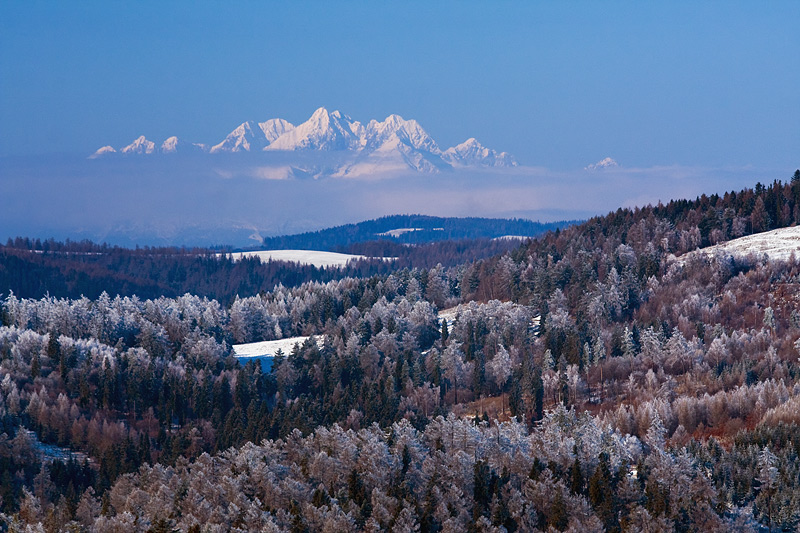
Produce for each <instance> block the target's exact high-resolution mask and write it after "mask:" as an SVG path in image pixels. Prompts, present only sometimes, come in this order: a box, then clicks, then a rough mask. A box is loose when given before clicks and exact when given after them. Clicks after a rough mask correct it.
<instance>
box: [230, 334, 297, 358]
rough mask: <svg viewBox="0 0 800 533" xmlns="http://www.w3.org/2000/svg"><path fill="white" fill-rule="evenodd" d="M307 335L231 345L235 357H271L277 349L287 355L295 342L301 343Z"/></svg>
mask: <svg viewBox="0 0 800 533" xmlns="http://www.w3.org/2000/svg"><path fill="white" fill-rule="evenodd" d="M308 339H309V337H307V336H306V337H288V338H286V339H278V340H275V341H261V342H248V343H247V344H234V345H233V346H232V348H233V352H234V354H236V355H235V357H272V356H274V355H275V352H277V351H278V350H279V349H280V350H281V351H282V352H283V354H284V355H289V354H290V353H291V352H292V349H294V345H295V344H299V345H301V346H302V345H303V343H304V342H306V341H307V340H308Z"/></svg>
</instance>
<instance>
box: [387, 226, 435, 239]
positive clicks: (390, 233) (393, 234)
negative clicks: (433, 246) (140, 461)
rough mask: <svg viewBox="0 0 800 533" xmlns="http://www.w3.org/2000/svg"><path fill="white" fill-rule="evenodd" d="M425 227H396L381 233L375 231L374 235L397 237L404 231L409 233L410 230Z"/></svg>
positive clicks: (420, 229) (419, 229) (418, 229)
mask: <svg viewBox="0 0 800 533" xmlns="http://www.w3.org/2000/svg"><path fill="white" fill-rule="evenodd" d="M424 229H425V228H397V229H390V230H389V231H384V232H383V233H376V235H378V236H380V237H395V238H397V237H399V236H400V235H402V234H404V233H411V232H412V231H422V230H424Z"/></svg>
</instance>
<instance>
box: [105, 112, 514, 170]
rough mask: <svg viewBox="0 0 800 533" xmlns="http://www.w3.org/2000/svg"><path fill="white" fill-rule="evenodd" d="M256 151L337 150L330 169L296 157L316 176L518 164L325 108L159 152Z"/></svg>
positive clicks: (175, 142) (410, 127) (144, 145)
mask: <svg viewBox="0 0 800 533" xmlns="http://www.w3.org/2000/svg"><path fill="white" fill-rule="evenodd" d="M199 150H201V151H208V152H211V153H219V152H255V151H262V150H263V151H281V152H292V151H319V152H329V151H336V152H340V153H342V152H343V153H345V154H346V158H345V159H344V160H342V159H341V156H337V158H338V159H337V161H336V163H334V164H333V165H330V168H327V167H325V165H323V169H322V170H320V169H319V168H303V166H302V164H301V163H299V162H297V163H295V162H294V161H292V162H290V163H289V165H288V166H294V167H296V168H297V169H298V170H299V171H301V172H302V173H305V174H306V175H311V176H314V177H320V176H322V175H326V176H336V177H358V176H371V175H382V174H391V173H396V172H405V171H408V170H409V169H411V170H414V171H417V172H423V173H437V172H440V171H442V170H451V169H452V168H453V167H458V168H462V167H484V168H485V167H513V166H517V162H516V160H514V158H513V157H512V156H511V155H509V154H507V153H506V152H500V153H498V152H496V151H494V150H491V149H489V148H486V147H484V146H482V145H481V144H480V143H479V142H478V141H477V140H475V139H474V138H470V139H468V140H467V141H465V142H463V143H461V144H459V145H457V146H454V147H452V148H448V149H447V150H444V151H442V150H441V149H440V148H439V146H438V145H437V144H436V141H435V140H434V139H433V138H432V137H431V136H430V135H429V134H428V133H427V132H426V131H425V130H424V129H423V128H422V126H420V124H419V123H418V122H417V121H416V120H406V119H404V118H403V117H401V116H400V115H394V114H393V115H389V116H388V117H386V119H384V120H383V121H381V122H379V121H377V120H371V121H369V123H368V124H367V125H366V126H364V125H363V124H362V123H360V122H358V121H356V120H353V119H352V118H350V117H349V116H347V115H345V114H343V113H342V112H340V111H333V112H329V111H328V110H327V109H325V108H324V107H320V108H319V109H317V110H316V111H314V113H313V114H312V115H311V117H310V118H309V119H308V120H306V121H305V122H303V123H302V124H300V125H298V126H294V125H293V124H292V123H290V122H288V121H286V120H284V119H281V118H273V119H269V120H267V121H265V122H254V121H248V122H243V123H242V124H240V125H239V126H238V127H237V128H236V129H234V130H233V131H232V132H231V133H229V134H228V136H227V137H225V139H223V140H222V141H221V142H219V143H217V144H215V145H214V146H212V147H211V148H210V150H209V149H207V148H206V146H205V145H200V144H196V143H187V142H185V141H181V140H179V139H178V138H177V137H170V138H168V139H167V140H166V141H164V143H163V144H162V145H161V146H160V149H159V150H158V152H161V153H174V152H183V151H199ZM112 151H114V149H113V148H111V147H103V148H101V149H100V150H98V151H97V152H95V154H93V155H92V156H91V157H92V158H96V157H100V156H102V155H104V154H106V153H110V152H112ZM122 152H123V153H126V154H134V153H135V154H151V153H154V152H156V146H155V144H154V143H152V142H150V141H148V140H147V139H145V138H144V136H142V137H139V138H138V139H137V140H136V141H134V142H133V143H132V144H130V145H128V146H126V147H125V148H123V149H122Z"/></svg>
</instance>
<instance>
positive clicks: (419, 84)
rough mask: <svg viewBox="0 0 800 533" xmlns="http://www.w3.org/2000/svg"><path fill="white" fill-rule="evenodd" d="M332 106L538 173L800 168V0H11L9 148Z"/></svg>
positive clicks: (3, 137) (75, 145)
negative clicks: (490, 152) (506, 155)
mask: <svg viewBox="0 0 800 533" xmlns="http://www.w3.org/2000/svg"><path fill="white" fill-rule="evenodd" d="M656 4H657V5H656ZM319 106H326V107H328V108H329V109H340V110H341V111H343V112H344V113H347V114H349V115H350V116H352V117H353V118H355V119H357V120H361V121H367V120H369V119H371V118H378V119H382V118H384V117H385V116H386V115H388V114H390V113H398V114H400V115H403V116H404V117H405V118H415V119H417V120H418V121H419V122H420V123H421V124H422V126H423V127H424V128H425V129H426V130H428V132H429V133H430V134H431V135H432V136H433V137H434V138H435V139H436V140H437V141H438V142H439V144H440V145H442V146H450V145H453V144H456V143H458V142H461V141H463V140H464V139H465V138H467V137H471V136H474V137H477V138H478V139H479V140H480V141H481V142H483V144H485V145H487V146H490V147H492V148H496V149H498V150H506V151H508V152H510V153H512V154H514V155H515V156H516V157H517V159H518V160H519V161H520V162H521V163H522V164H524V165H531V166H542V167H548V168H576V167H583V166H585V165H587V164H589V163H592V162H595V161H597V160H599V159H602V158H603V157H606V156H611V157H613V158H615V159H617V160H618V161H619V162H620V163H621V164H623V165H626V166H629V167H634V166H640V167H645V166H658V165H673V164H677V165H686V166H708V167H721V166H727V165H730V166H748V165H752V166H754V167H757V168H789V167H791V168H795V167H796V166H797V165H798V164H800V2H797V1H788V2H782V1H770V2H735V1H731V2H721V1H720V2H696V1H692V2H659V3H655V2H504V1H497V2H487V1H480V2H473V1H458V2H439V1H437V2H432V1H429V0H428V1H422V2H417V1H402V2H384V1H375V2H372V1H370V2H367V1H364V2H345V1H336V2H331V1H326V2H303V1H291V2H289V1H287V2H235V3H233V2H217V1H214V2H212V1H207V2H163V1H158V2H112V1H107V0H105V1H102V2H89V1H87V2H52V1H46V2H35V1H29V0H24V1H16V0H4V1H3V2H2V3H0V155H30V154H40V153H45V152H59V153H91V152H92V151H94V150H95V149H96V148H98V147H99V146H101V145H105V144H111V145H114V146H121V145H124V144H127V143H129V142H130V141H132V140H133V139H134V138H135V137H136V136H138V135H141V134H144V135H146V136H147V137H148V138H150V139H151V140H153V141H156V142H161V141H163V139H165V138H166V137H167V136H170V135H178V136H179V137H181V138H185V139H186V140H189V141H195V142H206V143H216V142H219V141H220V140H221V139H222V138H224V136H225V135H226V134H227V133H228V132H230V131H231V130H232V129H233V128H234V127H236V126H237V125H238V124H239V123H241V122H243V121H245V120H259V121H263V120H266V119H268V118H273V117H281V118H286V119H287V120H289V121H291V122H294V123H299V122H302V121H303V120H305V119H306V118H308V116H309V115H310V114H311V113H312V112H313V111H314V109H316V108H317V107H319Z"/></svg>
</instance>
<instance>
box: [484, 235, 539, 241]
mask: <svg viewBox="0 0 800 533" xmlns="http://www.w3.org/2000/svg"><path fill="white" fill-rule="evenodd" d="M528 239H533V237H531V236H530V235H501V236H499V237H495V238H494V239H492V240H493V241H527V240H528Z"/></svg>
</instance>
